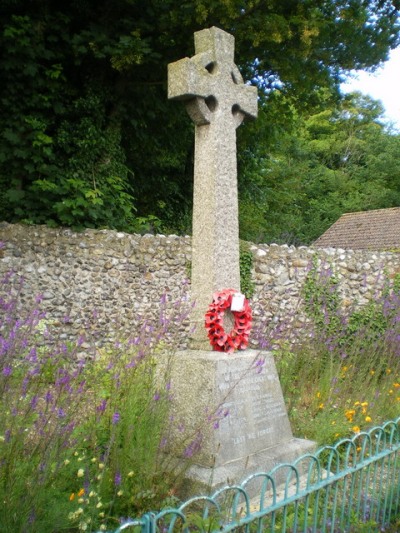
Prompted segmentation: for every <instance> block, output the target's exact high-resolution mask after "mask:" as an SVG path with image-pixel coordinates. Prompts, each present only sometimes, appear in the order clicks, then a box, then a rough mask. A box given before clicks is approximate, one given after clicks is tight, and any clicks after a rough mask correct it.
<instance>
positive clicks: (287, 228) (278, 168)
mask: <svg viewBox="0 0 400 533" xmlns="http://www.w3.org/2000/svg"><path fill="white" fill-rule="evenodd" d="M318 98H319V100H318V101H316V102H315V105H314V108H313V109H309V110H301V111H296V107H297V108H298V107H299V102H298V101H297V102H296V101H294V102H293V104H292V107H291V109H292V114H291V115H290V114H289V112H288V111H287V112H286V115H283V116H285V117H286V124H285V126H281V131H280V134H279V136H276V137H273V136H271V134H270V133H269V134H268V133H267V132H268V124H269V119H268V118H267V113H268V108H267V105H269V102H267V103H266V104H265V106H263V107H262V109H261V112H260V117H259V119H258V120H257V123H256V124H255V125H254V126H252V128H254V131H257V134H258V135H257V136H258V139H259V141H258V144H257V147H256V148H254V147H252V149H251V151H248V152H246V151H245V152H244V153H242V154H241V155H240V165H241V169H242V173H241V182H240V184H239V185H240V217H241V236H242V238H244V239H248V240H252V241H253V242H254V241H255V242H260V241H261V242H277V243H288V244H307V243H310V242H312V241H313V240H315V239H316V238H317V237H318V236H320V235H321V234H322V233H323V232H324V231H325V230H326V229H327V228H328V227H329V226H330V225H331V224H333V223H334V222H335V221H336V220H337V219H338V218H339V217H340V216H341V215H342V214H343V213H347V212H354V211H361V210H369V209H379V208H385V207H394V206H397V205H399V201H400V196H399V187H398V183H399V179H398V178H399V176H398V172H399V171H398V169H399V164H400V161H399V153H400V151H399V148H400V136H399V135H398V133H397V134H396V133H394V132H391V131H390V130H388V129H386V128H385V127H384V126H383V124H382V123H381V119H382V111H383V110H382V107H381V106H380V104H379V103H378V102H376V101H373V100H371V99H370V98H368V97H362V96H361V95H360V94H357V93H356V94H352V95H347V96H346V97H344V98H343V100H342V101H341V102H339V103H338V102H336V101H335V100H334V97H333V94H332V93H330V92H329V91H326V90H324V91H319V92H318ZM286 100H287V99H286ZM283 103H284V98H281V100H280V101H279V99H278V98H277V97H276V96H275V97H274V99H272V105H273V106H278V105H279V106H281V107H282V109H284V106H283ZM272 120H275V117H273V118H272ZM265 121H266V122H265ZM275 124H279V122H275ZM264 139H265V141H264Z"/></svg>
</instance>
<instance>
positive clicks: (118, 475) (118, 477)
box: [114, 470, 122, 486]
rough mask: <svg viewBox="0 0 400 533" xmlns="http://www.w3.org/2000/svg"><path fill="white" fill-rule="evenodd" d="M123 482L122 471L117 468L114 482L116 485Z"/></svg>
mask: <svg viewBox="0 0 400 533" xmlns="http://www.w3.org/2000/svg"><path fill="white" fill-rule="evenodd" d="M121 482H122V476H121V472H119V470H117V472H116V473H115V476H114V484H115V485H116V486H118V485H121Z"/></svg>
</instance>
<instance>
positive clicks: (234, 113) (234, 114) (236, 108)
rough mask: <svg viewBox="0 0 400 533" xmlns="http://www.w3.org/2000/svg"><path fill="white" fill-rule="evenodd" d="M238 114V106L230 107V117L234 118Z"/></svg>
mask: <svg viewBox="0 0 400 533" xmlns="http://www.w3.org/2000/svg"><path fill="white" fill-rule="evenodd" d="M239 113H240V106H239V105H238V104H234V105H233V106H232V115H233V116H234V117H235V116H237V115H238V114H239Z"/></svg>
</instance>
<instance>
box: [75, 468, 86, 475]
mask: <svg viewBox="0 0 400 533" xmlns="http://www.w3.org/2000/svg"><path fill="white" fill-rule="evenodd" d="M76 475H77V477H83V476H84V475H85V471H84V469H83V468H80V469H79V470H78V473H77V474H76Z"/></svg>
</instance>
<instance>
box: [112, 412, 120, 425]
mask: <svg viewBox="0 0 400 533" xmlns="http://www.w3.org/2000/svg"><path fill="white" fill-rule="evenodd" d="M120 419H121V415H120V414H119V413H118V411H115V413H114V414H113V415H112V423H113V424H118V422H119V421H120Z"/></svg>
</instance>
